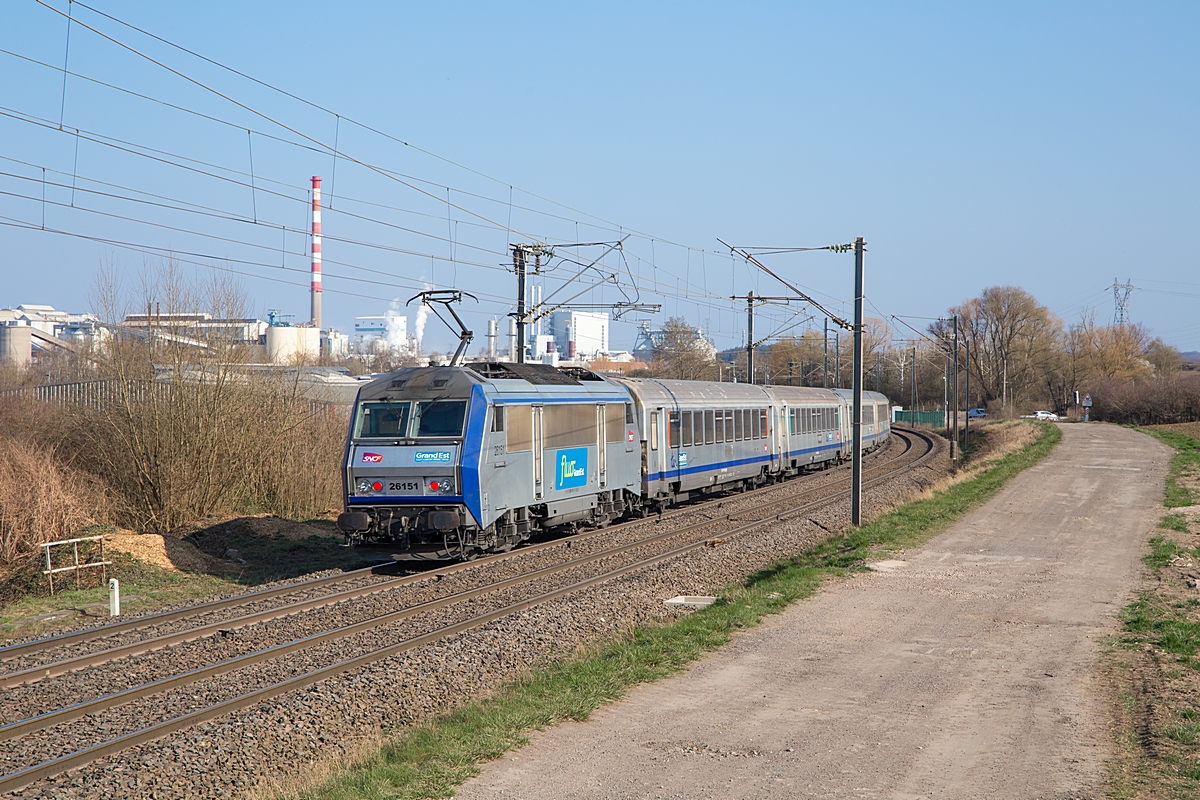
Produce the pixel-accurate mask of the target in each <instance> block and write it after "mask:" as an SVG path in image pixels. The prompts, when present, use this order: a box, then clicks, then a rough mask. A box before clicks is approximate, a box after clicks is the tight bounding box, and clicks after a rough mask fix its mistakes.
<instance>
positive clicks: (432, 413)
mask: <svg viewBox="0 0 1200 800" xmlns="http://www.w3.org/2000/svg"><path fill="white" fill-rule="evenodd" d="M466 418H467V401H466V400H429V401H425V402H421V403H417V412H416V415H415V417H414V419H413V425H412V426H413V430H414V431H415V433H416V436H417V437H418V438H420V437H422V436H462V432H463V422H465V421H466Z"/></svg>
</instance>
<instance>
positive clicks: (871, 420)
mask: <svg viewBox="0 0 1200 800" xmlns="http://www.w3.org/2000/svg"><path fill="white" fill-rule="evenodd" d="M862 424H863V425H874V424H875V406H863V407H862Z"/></svg>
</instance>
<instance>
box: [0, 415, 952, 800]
mask: <svg viewBox="0 0 1200 800" xmlns="http://www.w3.org/2000/svg"><path fill="white" fill-rule="evenodd" d="M914 433H916V434H917V436H919V437H921V438H923V439H925V441H926V444H927V445H928V449H927V451H926V453H924V454H922V455H921V456H920V457H919V458H917V459H916V460H915V461H914V462H913V463H912V464H908V465H904V466H902V467H899V468H896V469H893V470H891V471H889V472H887V473H885V474H883V475H880V476H877V477H875V478H872V479H871V480H870V481H869V482H868V484H869V485H873V484H876V483H879V482H882V481H885V480H887V479H889V478H891V477H892V476H893V475H895V474H897V473H899V472H901V471H903V470H904V469H908V468H910V467H911V466H914V465H916V464H919V463H920V462H921V461H923V460H924V459H926V458H928V457H929V456H930V455H931V454H932V453H933V450H934V448H933V442H932V438H931V437H928V436H926V435H924V434H921V433H917V432H914ZM909 449H911V443H910V446H909V448H906V450H905V452H907V451H908V450H909ZM810 491H811V490H810ZM848 492H849V490H848V489H842V490H839V491H837V492H834V493H833V494H830V495H828V496H827V497H823V498H821V499H819V500H816V501H811V502H808V503H804V504H802V505H800V506H794V507H792V508H791V509H789V510H788V511H787V512H784V513H779V514H773V515H772V514H770V513H768V514H766V515H764V516H762V517H760V518H759V519H756V520H752V521H749V522H746V523H744V524H742V525H740V526H737V527H735V528H734V529H732V530H730V531H726V532H723V533H722V535H723V536H736V535H739V534H742V533H746V532H748V531H750V530H753V529H755V528H759V527H762V526H763V525H766V524H769V523H772V522H776V521H780V520H783V519H784V518H785V514H786V515H787V517H789V518H790V517H791V516H792V515H794V514H797V513H801V512H805V511H808V510H810V509H812V508H814V507H818V506H821V505H826V504H828V503H830V502H832V501H833V500H835V499H837V498H839V497H841V496H842V495H845V494H848ZM770 505H777V504H776V503H773V504H769V505H768V506H767V507H770ZM726 519H727V520H729V519H732V518H731V517H729V516H727V517H726ZM713 521H716V520H712V519H709V520H704V521H702V522H697V523H693V524H691V525H687V526H684V527H683V528H678V529H675V530H672V531H666V532H663V533H660V534H656V535H655V536H652V537H649V538H647V539H643V540H639V541H638V542H633V543H629V544H626V545H621V546H618V547H615V548H610V549H608V550H605V551H601V552H598V553H593V554H590V555H587V556H582V557H580V558H577V559H572V560H571V561H568V562H564V563H562V564H557V565H552V566H549V567H544V568H542V569H540V570H535V571H534V572H531V573H526V574H524V575H520V576H515V577H512V578H508V579H505V580H502V581H498V582H496V583H493V584H490V585H488V586H483V587H476V588H474V589H470V590H466V591H463V592H459V593H456V594H453V595H449V596H447V597H444V598H439V599H436V600H431V601H427V602H425V603H422V604H419V605H416V606H412V607H410V608H406V609H401V610H398V611H395V612H392V613H390V614H385V615H382V616H380V617H376V618H373V619H370V620H363V621H360V622H357V623H353V624H351V625H348V626H343V627H342V628H338V629H334V630H331V631H325V632H322V633H319V634H314V635H312V636H309V637H304V638H302V639H298V640H295V641H293V642H287V643H283V644H280V645H276V646H274V647H271V648H266V649H264V650H261V651H257V652H256V653H251V654H247V655H245V656H240V657H238V658H235V659H230V660H228V661H225V662H221V663H220V664H214V665H210V666H208V667H203V668H200V669H197V670H192V671H190V672H187V673H183V674H181V675H177V676H172V677H169V678H164V679H161V680H159V681H155V682H152V683H148V684H143V685H142V686H138V687H133V688H131V689H127V690H124V691H122V692H117V693H114V694H112V695H107V696H105V697H102V698H97V699H96V700H93V701H88V702H86V703H80V704H77V705H75V706H70V707H67V708H65V709H59V710H58V711H54V712H49V713H47V714H42V715H39V716H37V717H31V718H29V719H27V720H21V721H18V722H15V723H11V724H9V725H5V726H3V727H0V740H5V739H10V738H14V737H16V736H20V735H23V734H26V733H31V732H34V731H37V730H42V729H44V728H46V727H49V726H51V725H56V724H60V723H62V722H66V721H69V720H71V719H77V718H79V717H82V716H85V715H87V714H90V713H95V712H97V711H99V710H103V709H104V708H109V707H113V706H116V705H122V704H124V703H128V702H132V701H134V700H137V699H140V698H142V697H146V696H149V695H152V694H158V693H160V692H163V691H167V690H169V689H172V688H176V687H177V686H182V685H186V684H188V683H192V682H195V681H198V680H202V679H204V678H207V677H212V676H215V675H219V674H223V673H225V672H229V671H232V670H235V669H239V668H242V667H245V666H250V665H252V664H254V663H258V662H260V661H266V660H269V659H273V658H278V657H280V656H283V655H287V654H289V653H292V652H296V651H298V650H302V649H306V648H308V647H312V646H314V645H316V644H320V643H324V642H327V641H333V640H336V639H339V638H344V637H345V636H349V635H352V634H353V633H357V632H360V631H363V630H369V629H371V628H374V627H379V626H381V625H384V624H388V623H391V622H396V621H399V620H402V619H405V618H407V617H411V616H416V615H417V614H419V613H421V612H423V611H430V610H434V609H437V608H441V607H444V606H447V605H451V604H454V603H459V602H461V601H464V600H470V599H472V598H474V597H478V596H480V595H483V594H487V593H491V592H495V591H499V590H502V589H506V588H510V587H512V586H517V585H520V584H523V583H531V582H533V581H534V580H535V579H537V578H539V577H543V576H546V575H552V574H555V573H559V572H564V571H566V570H568V569H572V568H575V567H578V566H583V565H585V564H587V563H591V562H594V561H598V560H601V559H604V558H609V557H611V556H613V555H619V554H621V553H623V552H627V551H629V550H633V549H635V548H638V547H641V546H643V545H646V544H651V543H653V542H656V541H661V540H663V539H666V538H669V537H673V536H678V535H680V534H682V533H686V532H688V531H690V530H695V529H696V528H699V527H703V526H704V525H707V524H709V523H711V522H713ZM708 541H709V540H708V539H699V540H696V541H692V542H688V543H686V544H684V545H681V546H679V547H675V548H673V549H671V550H668V551H666V552H665V553H660V554H657V555H654V556H650V557H649V558H645V559H642V560H640V561H636V562H633V563H632V564H627V565H624V566H622V567H618V568H617V569H615V570H610V571H609V572H607V573H602V574H600V575H597V576H593V577H591V578H587V579H585V580H583V581H580V582H577V583H575V584H571V585H570V586H567V587H562V588H560V589H557V590H553V591H551V592H548V593H545V594H543V595H540V596H538V597H535V598H532V599H528V600H523V601H518V602H517V603H514V604H510V605H508V606H506V607H505V608H502V609H497V610H496V611H493V612H488V613H486V614H483V615H478V616H476V617H473V618H471V619H469V620H465V621H463V622H459V623H453V624H451V625H449V626H444V627H443V628H440V629H438V630H436V631H432V632H430V633H427V634H423V635H421V636H418V637H414V638H412V639H409V640H406V641H404V642H400V643H398V644H396V645H392V646H390V647H387V648H383V649H381V650H376V651H372V652H370V653H366V654H363V655H360V656H357V657H355V658H353V659H349V660H346V661H343V662H339V663H337V664H333V665H330V666H328V667H323V668H320V669H318V670H313V671H311V672H309V673H306V674H305V675H301V676H298V677H297V678H293V679H289V680H287V681H283V682H280V683H277V684H272V685H271V686H268V687H264V688H262V689H259V690H256V691H254V692H250V693H247V694H244V695H241V696H239V697H237V698H233V699H232V700H228V701H225V702H223V703H220V704H217V705H215V706H212V707H209V708H206V709H200V710H198V711H195V712H192V713H190V714H186V715H183V716H180V717H177V718H175V719H173V720H168V721H166V722H164V723H160V724H158V725H154V726H150V727H148V728H145V729H142V730H140V731H134V732H132V733H130V734H126V735H125V736H121V737H118V738H116V739H113V740H110V741H109V742H103V743H100V744H97V745H94V746H92V747H89V748H85V749H83V750H80V751H76V752H75V753H70V754H67V755H65V756H62V757H60V758H57V759H52V760H49V761H46V762H43V763H41V764H37V765H34V766H32V767H29V768H27V769H25V770H21V771H18V772H16V773H12V774H10V775H7V776H4V777H2V778H0V792H7V791H12V790H14V789H17V788H20V787H21V786H24V785H27V784H28V783H30V782H32V781H35V780H39V779H41V778H44V777H49V776H50V775H53V774H57V773H58V772H61V771H64V770H69V769H73V768H75V767H77V766H82V765H83V764H85V763H88V762H90V761H93V760H95V759H97V758H101V757H103V756H105V755H109V754H112V753H114V752H118V751H119V750H122V749H125V748H127V747H133V746H136V745H137V744H140V743H143V742H146V741H152V740H153V739H156V738H160V737H161V736H164V735H167V734H169V733H172V732H174V731H176V730H181V729H183V728H186V727H189V726H190V725H193V724H198V723H199V722H203V721H206V720H208V719H212V718H215V717H217V716H220V715H222V714H224V713H225V711H226V710H235V709H237V708H241V707H245V706H248V705H250V704H253V703H255V702H258V701H259V700H263V699H268V698H269V697H274V696H277V695H278V694H282V693H285V692H288V691H293V690H296V689H300V688H304V687H305V686H309V685H312V684H313V683H316V682H318V681H320V680H324V679H325V678H328V677H332V676H334V675H337V674H340V673H342V672H346V671H349V670H351V669H355V668H356V667H358V666H362V665H363V664H367V663H371V662H372V661H377V660H380V659H382V658H387V657H389V656H391V655H395V654H397V653H400V652H403V651H405V650H408V649H411V648H413V647H419V646H421V645H423V644H427V643H430V642H432V641H436V640H437V639H439V638H443V637H445V636H448V635H451V634H453V633H457V632H460V631H462V630H467V629H470V628H472V627H477V626H478V625H482V624H486V623H487V622H490V621H493V620H495V619H499V618H501V617H504V616H507V615H508V614H511V613H514V612H516V611H520V610H524V609H527V608H532V607H533V606H535V605H539V604H541V603H545V602H548V601H549V600H552V599H555V598H557V597H560V596H563V595H565V594H568V593H571V592H575V591H578V590H580V589H582V588H586V587H588V586H591V585H594V584H596V583H599V582H603V581H606V580H610V579H612V578H615V577H620V576H623V575H626V574H628V573H630V572H634V571H637V570H639V569H643V568H645V567H646V566H651V565H653V564H656V563H659V562H661V561H663V560H666V559H668V558H671V557H674V556H676V555H680V554H682V553H685V552H688V551H690V550H693V549H696V548H699V547H702V546H704V545H705V544H706V543H707V542H708ZM81 759H82V760H81Z"/></svg>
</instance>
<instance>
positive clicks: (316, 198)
mask: <svg viewBox="0 0 1200 800" xmlns="http://www.w3.org/2000/svg"><path fill="white" fill-rule="evenodd" d="M310 294H311V295H312V324H313V327H314V328H316V329H318V330H320V328H321V178H320V177H319V176H317V175H314V176H313V179H312V291H311V293H310Z"/></svg>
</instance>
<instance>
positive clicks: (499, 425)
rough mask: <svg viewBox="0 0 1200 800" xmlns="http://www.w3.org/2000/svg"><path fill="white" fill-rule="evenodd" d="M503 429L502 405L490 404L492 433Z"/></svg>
mask: <svg viewBox="0 0 1200 800" xmlns="http://www.w3.org/2000/svg"><path fill="white" fill-rule="evenodd" d="M503 430H504V406H492V433H499V432H500V431H503Z"/></svg>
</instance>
